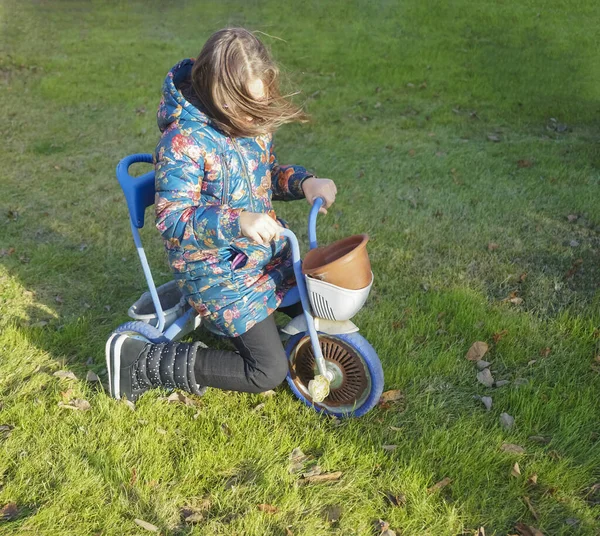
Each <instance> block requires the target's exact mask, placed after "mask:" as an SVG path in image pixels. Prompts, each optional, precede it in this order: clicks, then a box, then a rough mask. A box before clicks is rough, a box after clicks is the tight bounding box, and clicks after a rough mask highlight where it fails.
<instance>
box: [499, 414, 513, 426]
mask: <svg viewBox="0 0 600 536" xmlns="http://www.w3.org/2000/svg"><path fill="white" fill-rule="evenodd" d="M514 425H515V419H514V417H512V416H511V415H509V414H508V413H501V414H500V426H502V428H504V429H505V430H510V429H511V428H512V427H513V426H514Z"/></svg>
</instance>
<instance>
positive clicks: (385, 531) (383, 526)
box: [377, 519, 396, 536]
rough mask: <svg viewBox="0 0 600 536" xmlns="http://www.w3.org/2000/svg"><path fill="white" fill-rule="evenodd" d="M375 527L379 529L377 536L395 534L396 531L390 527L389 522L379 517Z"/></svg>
mask: <svg viewBox="0 0 600 536" xmlns="http://www.w3.org/2000/svg"><path fill="white" fill-rule="evenodd" d="M377 528H378V529H379V531H380V535H379V536H396V533H395V532H394V531H393V530H392V529H390V524H389V523H388V522H387V521H384V520H383V519H380V520H379V521H378V522H377Z"/></svg>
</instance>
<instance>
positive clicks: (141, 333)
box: [113, 320, 169, 344]
mask: <svg viewBox="0 0 600 536" xmlns="http://www.w3.org/2000/svg"><path fill="white" fill-rule="evenodd" d="M113 333H125V334H126V335H129V336H131V337H134V338H136V339H141V340H144V341H147V342H151V343H154V344H156V343H159V342H169V341H168V340H167V339H166V338H165V336H164V335H163V334H162V333H161V332H160V331H159V330H158V329H156V328H155V327H154V326H151V325H150V324H146V322H141V321H139V320H133V321H130V322H125V324H121V325H120V326H119V327H117V328H116V329H115V330H113Z"/></svg>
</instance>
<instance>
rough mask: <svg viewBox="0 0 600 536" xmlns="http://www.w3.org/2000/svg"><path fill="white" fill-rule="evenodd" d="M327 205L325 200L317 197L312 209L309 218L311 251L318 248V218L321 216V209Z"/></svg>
mask: <svg viewBox="0 0 600 536" xmlns="http://www.w3.org/2000/svg"><path fill="white" fill-rule="evenodd" d="M324 204H325V199H323V198H322V197H317V198H316V199H315V201H314V203H313V206H312V207H311V209H310V214H309V216H308V242H309V245H310V249H315V248H316V247H317V216H318V215H319V209H320V208H321V207H322V206H323V205H324Z"/></svg>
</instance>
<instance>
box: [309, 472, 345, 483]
mask: <svg viewBox="0 0 600 536" xmlns="http://www.w3.org/2000/svg"><path fill="white" fill-rule="evenodd" d="M342 475H343V473H342V472H341V471H335V472H333V473H324V474H322V475H314V476H309V477H306V478H303V479H302V480H300V481H299V482H300V483H301V484H321V483H323V482H337V481H338V480H339V479H340V478H342Z"/></svg>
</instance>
